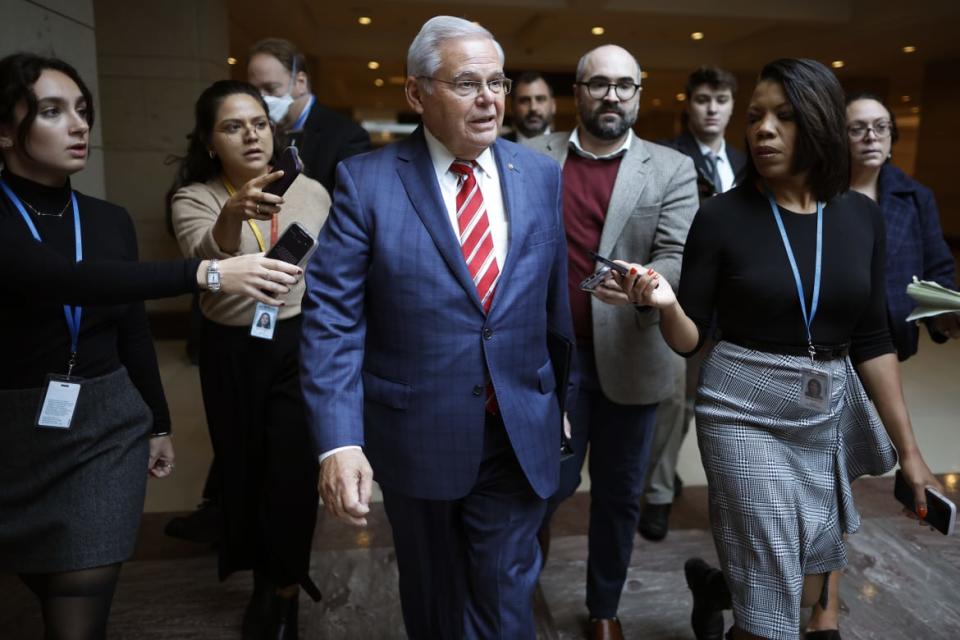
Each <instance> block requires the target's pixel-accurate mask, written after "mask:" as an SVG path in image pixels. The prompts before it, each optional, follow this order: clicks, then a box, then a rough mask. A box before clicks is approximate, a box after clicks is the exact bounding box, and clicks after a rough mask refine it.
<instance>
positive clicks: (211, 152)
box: [207, 149, 217, 160]
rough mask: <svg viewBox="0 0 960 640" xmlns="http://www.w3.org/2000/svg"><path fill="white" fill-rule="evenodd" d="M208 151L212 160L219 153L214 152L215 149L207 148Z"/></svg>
mask: <svg viewBox="0 0 960 640" xmlns="http://www.w3.org/2000/svg"><path fill="white" fill-rule="evenodd" d="M207 153H209V154H210V159H211V160H213V159H214V158H216V157H217V154H216V153H214V152H213V149H208V150H207Z"/></svg>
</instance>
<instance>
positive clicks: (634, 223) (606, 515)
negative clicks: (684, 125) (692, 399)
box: [530, 45, 698, 638]
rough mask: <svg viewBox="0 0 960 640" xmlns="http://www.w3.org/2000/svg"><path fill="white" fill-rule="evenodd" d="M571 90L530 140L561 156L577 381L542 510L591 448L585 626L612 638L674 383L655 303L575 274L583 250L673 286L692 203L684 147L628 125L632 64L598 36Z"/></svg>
mask: <svg viewBox="0 0 960 640" xmlns="http://www.w3.org/2000/svg"><path fill="white" fill-rule="evenodd" d="M576 78H577V81H576V84H575V86H574V97H575V101H576V105H577V110H578V113H579V119H580V124H579V126H578V127H577V128H576V129H574V130H573V131H572V132H569V133H554V134H551V135H548V136H542V137H540V138H537V139H535V140H532V141H530V146H531V147H533V148H536V149H539V150H541V151H543V152H544V153H546V154H548V155H550V156H552V157H553V158H554V159H556V160H557V161H558V162H559V163H560V164H561V165H562V166H563V183H564V187H563V191H564V193H563V213H564V225H565V227H566V234H567V248H568V265H569V281H568V288H569V291H570V306H571V310H572V312H573V319H574V329H575V332H576V337H577V356H578V360H579V362H578V364H579V371H580V388H579V391H578V394H577V397H576V398H575V399H574V402H573V406H572V408H571V412H570V415H569V419H570V424H571V426H572V431H573V433H572V443H573V447H574V450H575V453H576V455H575V456H574V457H573V458H571V459H569V460H567V461H565V462H564V463H563V465H562V466H561V471H560V488H559V490H558V491H557V494H556V495H555V496H554V498H553V499H552V500H551V504H550V509H549V511H548V515H547V519H546V521H545V526H546V523H548V522H549V515H550V514H551V513H552V512H553V509H555V508H556V506H557V505H558V504H559V502H560V501H562V500H563V499H565V498H567V497H569V496H570V495H571V494H572V493H573V492H574V491H575V490H576V488H577V485H578V484H579V482H580V468H581V466H582V465H583V460H584V454H585V452H586V450H587V445H588V443H589V446H590V481H591V487H590V498H591V507H590V537H589V558H588V561H587V608H588V609H589V611H590V618H591V626H592V628H591V636H592V637H594V638H620V637H622V630H621V628H620V623H619V621H618V620H617V617H616V616H617V608H618V606H619V602H620V593H621V591H622V589H623V583H624V580H625V578H626V573H627V567H628V566H629V563H630V553H631V551H632V549H633V538H634V535H635V532H636V530H637V522H638V520H639V518H640V507H639V499H640V496H641V494H642V492H643V486H644V476H645V472H646V465H647V461H648V458H649V452H650V443H651V440H652V437H653V426H654V415H655V413H656V408H657V403H658V402H660V401H661V400H663V399H665V398H667V397H668V396H669V395H670V393H672V391H673V381H674V379H675V377H676V371H677V368H678V366H679V360H680V359H679V356H677V355H676V354H674V353H673V352H672V351H671V350H670V348H669V347H668V346H667V345H666V343H665V342H664V341H663V338H662V337H661V336H660V329H659V327H658V326H657V325H658V322H659V315H658V312H657V311H656V310H653V309H648V308H638V307H634V306H633V305H631V304H629V302H628V300H627V297H626V294H625V293H624V292H623V291H622V290H621V289H620V288H619V287H618V286H617V284H616V283H615V282H614V281H613V279H612V278H607V279H606V280H603V281H602V283H601V284H600V285H599V286H597V287H596V288H594V289H593V291H592V294H591V293H588V292H585V291H583V290H581V289H580V282H581V281H582V280H583V279H584V278H585V277H586V276H589V275H590V274H592V273H593V272H594V271H595V270H596V269H597V268H598V267H600V266H601V265H599V264H598V263H597V262H595V260H594V259H593V257H591V255H590V253H589V252H591V251H593V252H597V253H599V254H600V255H602V256H605V257H609V258H611V259H619V260H631V261H635V262H638V263H641V264H643V265H644V267H645V268H647V267H649V268H653V269H656V270H657V271H658V272H659V273H660V274H662V275H663V276H664V277H665V278H667V279H668V280H669V282H670V283H671V284H672V285H676V284H677V282H678V280H679V278H680V262H681V256H682V253H683V243H684V241H685V240H686V237H687V231H688V229H689V227H690V223H691V222H692V220H693V216H694V213H695V212H696V210H697V203H698V200H697V186H696V179H697V175H696V170H695V169H694V166H693V162H692V161H691V160H690V158H689V157H687V156H685V155H683V154H681V153H678V152H677V151H674V150H671V149H668V148H666V147H662V146H660V145H656V144H653V143H651V142H647V141H646V140H641V139H640V138H638V137H636V135H634V133H633V131H632V129H631V128H632V126H633V124H634V123H635V122H636V119H637V112H638V111H639V104H640V67H639V65H638V64H637V61H636V59H635V58H634V57H633V56H632V55H631V54H630V53H629V52H627V51H626V50H624V49H622V48H620V47H617V46H613V45H605V46H602V47H598V48H597V49H594V50H592V51H590V52H588V53H587V54H586V55H584V56H583V58H581V59H580V63H579V64H578V66H577V75H576Z"/></svg>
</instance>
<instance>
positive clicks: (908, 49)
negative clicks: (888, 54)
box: [901, 44, 917, 53]
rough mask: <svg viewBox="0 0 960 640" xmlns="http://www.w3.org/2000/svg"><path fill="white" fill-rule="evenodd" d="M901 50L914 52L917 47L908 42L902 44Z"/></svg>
mask: <svg viewBox="0 0 960 640" xmlns="http://www.w3.org/2000/svg"><path fill="white" fill-rule="evenodd" d="M901 51H903V52H904V53H916V51H917V48H916V47H915V46H913V45H912V44H908V45H906V46H904V47H903V49H901Z"/></svg>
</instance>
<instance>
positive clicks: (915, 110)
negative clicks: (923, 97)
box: [910, 107, 920, 113]
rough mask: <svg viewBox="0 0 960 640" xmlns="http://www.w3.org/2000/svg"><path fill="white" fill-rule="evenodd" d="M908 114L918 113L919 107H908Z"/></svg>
mask: <svg viewBox="0 0 960 640" xmlns="http://www.w3.org/2000/svg"><path fill="white" fill-rule="evenodd" d="M910 113H920V107H910Z"/></svg>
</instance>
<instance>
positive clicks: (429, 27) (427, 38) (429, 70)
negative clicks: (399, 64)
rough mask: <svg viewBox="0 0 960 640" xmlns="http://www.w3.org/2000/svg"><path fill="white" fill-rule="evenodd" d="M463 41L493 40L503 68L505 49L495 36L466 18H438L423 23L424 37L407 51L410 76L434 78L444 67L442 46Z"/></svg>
mask: <svg viewBox="0 0 960 640" xmlns="http://www.w3.org/2000/svg"><path fill="white" fill-rule="evenodd" d="M460 38H465V39H466V38H489V39H490V40H491V41H492V42H493V46H494V47H496V49H497V53H498V54H499V55H500V64H501V65H503V63H504V55H503V47H501V46H500V43H499V42H497V40H496V38H494V37H493V34H492V33H490V32H489V31H487V30H486V29H484V28H483V27H481V26H480V25H477V24H474V23H472V22H470V21H469V20H464V19H463V18H454V17H452V16H434V17H433V18H430V19H429V20H427V21H426V22H424V23H423V26H422V27H421V28H420V33H418V34H417V37H416V38H414V39H413V42H411V43H410V49H408V50H407V74H408V75H411V76H415V77H420V76H427V77H430V76H432V75H433V74H435V73H436V72H437V69H439V68H440V65H441V64H442V63H443V61H442V60H441V59H440V45H441V44H443V43H444V42H445V41H446V40H455V39H460Z"/></svg>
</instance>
